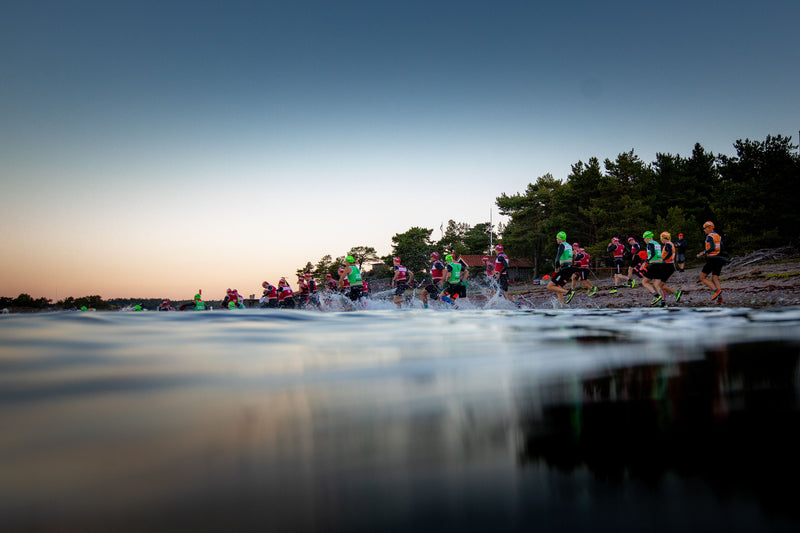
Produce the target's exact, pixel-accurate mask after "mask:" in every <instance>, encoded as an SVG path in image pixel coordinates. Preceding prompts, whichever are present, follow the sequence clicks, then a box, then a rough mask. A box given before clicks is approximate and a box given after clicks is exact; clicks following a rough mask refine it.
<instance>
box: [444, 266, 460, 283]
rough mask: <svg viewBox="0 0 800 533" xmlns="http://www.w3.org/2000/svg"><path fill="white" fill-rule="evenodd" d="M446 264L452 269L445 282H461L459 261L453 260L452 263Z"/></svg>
mask: <svg viewBox="0 0 800 533" xmlns="http://www.w3.org/2000/svg"><path fill="white" fill-rule="evenodd" d="M447 266H449V267H451V268H452V269H453V270H452V271H451V272H450V277H449V278H447V283H451V284H453V285H455V284H456V283H461V263H459V262H458V261H455V262H453V263H449V264H448V265H447Z"/></svg>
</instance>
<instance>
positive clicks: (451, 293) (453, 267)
mask: <svg viewBox="0 0 800 533" xmlns="http://www.w3.org/2000/svg"><path fill="white" fill-rule="evenodd" d="M444 260H445V262H446V263H447V265H445V273H444V284H445V285H444V291H443V294H442V297H441V300H442V301H443V302H446V303H449V304H453V305H455V303H456V300H457V299H458V297H459V295H460V294H461V268H462V264H461V263H460V262H458V261H456V260H455V259H454V258H453V256H452V255H451V254H447V255H446V256H445V257H444Z"/></svg>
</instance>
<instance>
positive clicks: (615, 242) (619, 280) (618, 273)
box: [606, 237, 628, 294]
mask: <svg viewBox="0 0 800 533" xmlns="http://www.w3.org/2000/svg"><path fill="white" fill-rule="evenodd" d="M606 251H607V252H608V253H610V254H612V256H613V260H614V285H612V286H611V290H610V291H608V293H609V294H616V292H617V289H618V288H619V286H620V285H623V284H624V283H623V281H625V282H627V279H628V278H627V277H625V274H623V273H622V269H623V267H624V266H625V246H624V245H622V244H620V242H619V239H618V238H617V237H612V239H611V242H610V243H608V248H606Z"/></svg>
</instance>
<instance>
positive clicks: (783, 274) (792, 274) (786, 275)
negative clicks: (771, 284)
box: [764, 272, 800, 279]
mask: <svg viewBox="0 0 800 533" xmlns="http://www.w3.org/2000/svg"><path fill="white" fill-rule="evenodd" d="M797 276H800V272H775V273H774V274H764V277H765V278H766V279H789V278H794V277H797Z"/></svg>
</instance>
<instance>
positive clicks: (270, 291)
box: [259, 281, 278, 307]
mask: <svg viewBox="0 0 800 533" xmlns="http://www.w3.org/2000/svg"><path fill="white" fill-rule="evenodd" d="M261 286H262V287H264V292H263V293H262V295H261V298H260V299H259V302H261V303H262V304H263V305H264V307H278V287H276V286H275V285H273V284H271V283H270V282H268V281H265V282H263V283H262V284H261Z"/></svg>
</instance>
